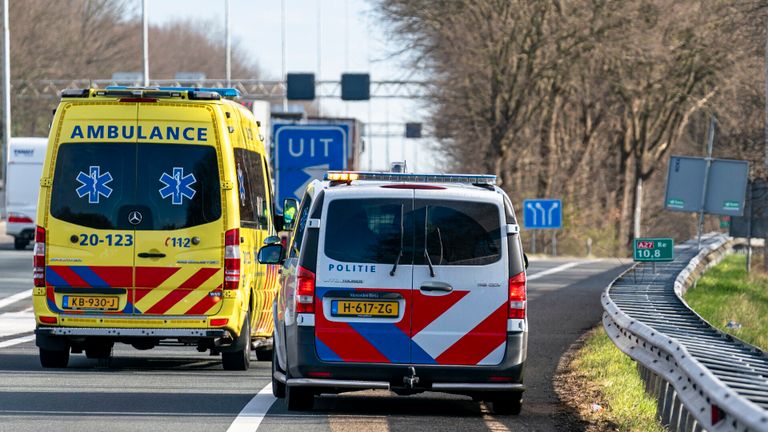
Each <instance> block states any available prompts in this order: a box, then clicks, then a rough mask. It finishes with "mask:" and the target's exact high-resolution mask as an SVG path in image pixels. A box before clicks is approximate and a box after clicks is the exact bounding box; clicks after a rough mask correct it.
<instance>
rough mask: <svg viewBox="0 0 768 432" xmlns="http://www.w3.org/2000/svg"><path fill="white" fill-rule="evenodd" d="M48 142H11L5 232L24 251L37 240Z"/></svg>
mask: <svg viewBox="0 0 768 432" xmlns="http://www.w3.org/2000/svg"><path fill="white" fill-rule="evenodd" d="M47 144H48V138H29V137H24V138H11V143H10V146H9V148H8V165H7V167H6V173H7V175H6V181H5V211H6V214H7V217H8V221H7V224H6V226H5V232H6V234H8V235H9V236H13V240H14V241H13V246H14V247H15V248H16V249H24V248H26V247H27V245H28V244H29V242H30V241H32V240H33V239H34V238H35V214H36V213H37V194H38V191H39V189H40V175H41V173H42V171H43V162H44V161H45V148H46V145H47Z"/></svg>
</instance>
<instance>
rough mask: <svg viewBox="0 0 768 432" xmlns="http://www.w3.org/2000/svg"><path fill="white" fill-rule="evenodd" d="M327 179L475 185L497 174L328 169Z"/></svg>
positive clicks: (486, 182)
mask: <svg viewBox="0 0 768 432" xmlns="http://www.w3.org/2000/svg"><path fill="white" fill-rule="evenodd" d="M325 180H330V181H353V180H377V181H392V182H414V183H464V184H475V185H495V184H496V176H495V175H488V174H414V173H393V172H380V171H328V172H327V173H326V174H325Z"/></svg>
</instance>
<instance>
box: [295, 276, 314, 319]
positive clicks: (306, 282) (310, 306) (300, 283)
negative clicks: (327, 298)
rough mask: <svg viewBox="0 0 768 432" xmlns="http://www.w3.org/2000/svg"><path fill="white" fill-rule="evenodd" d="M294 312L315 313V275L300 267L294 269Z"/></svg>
mask: <svg viewBox="0 0 768 432" xmlns="http://www.w3.org/2000/svg"><path fill="white" fill-rule="evenodd" d="M296 312H297V313H314V312H315V274H314V273H313V272H312V271H310V270H307V269H305V268H304V267H302V266H299V267H298V268H297V269H296Z"/></svg>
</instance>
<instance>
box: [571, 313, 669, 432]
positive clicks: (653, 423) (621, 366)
mask: <svg viewBox="0 0 768 432" xmlns="http://www.w3.org/2000/svg"><path fill="white" fill-rule="evenodd" d="M566 370H567V371H566V373H565V377H564V381H565V382H566V383H567V385H566V386H565V387H566V388H568V389H570V391H568V390H566V391H565V393H571V394H570V395H564V394H563V393H564V392H563V391H560V394H561V397H564V399H566V400H567V402H568V403H569V405H571V406H574V405H575V406H574V407H575V408H576V409H577V411H579V413H580V415H581V416H582V418H584V419H585V420H586V421H588V422H589V423H590V427H588V428H587V430H588V431H614V430H619V431H638V432H639V431H642V432H663V431H665V430H666V429H665V428H664V427H662V426H661V423H660V422H659V421H658V420H657V419H656V400H655V399H653V398H652V397H651V396H648V395H647V394H646V393H645V389H644V387H643V382H642V380H641V379H640V375H639V374H638V372H637V366H636V365H635V362H634V361H633V360H632V359H631V358H630V357H629V356H627V355H626V354H624V353H623V352H621V351H619V349H618V348H616V346H615V345H614V344H613V342H611V340H610V339H609V338H608V335H607V334H606V333H605V330H604V329H603V327H602V326H600V327H598V328H596V329H594V330H592V331H590V332H589V333H588V334H587V336H586V338H585V340H584V345H583V346H582V347H581V348H580V349H579V350H578V351H577V352H575V353H574V355H573V357H572V359H571V360H570V363H569V364H568V366H567V367H566ZM573 393H575V394H573Z"/></svg>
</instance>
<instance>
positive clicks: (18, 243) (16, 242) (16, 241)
mask: <svg viewBox="0 0 768 432" xmlns="http://www.w3.org/2000/svg"><path fill="white" fill-rule="evenodd" d="M28 244H29V240H27V239H25V238H23V237H14V238H13V248H14V249H16V250H24V249H26V248H27V245H28Z"/></svg>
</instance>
